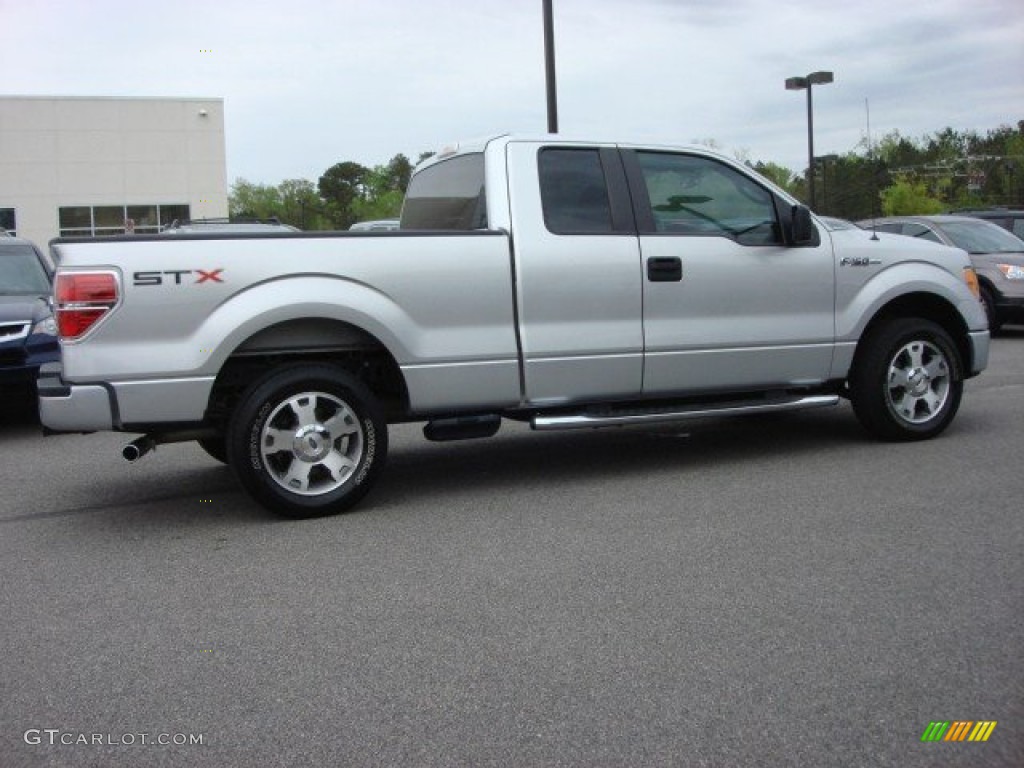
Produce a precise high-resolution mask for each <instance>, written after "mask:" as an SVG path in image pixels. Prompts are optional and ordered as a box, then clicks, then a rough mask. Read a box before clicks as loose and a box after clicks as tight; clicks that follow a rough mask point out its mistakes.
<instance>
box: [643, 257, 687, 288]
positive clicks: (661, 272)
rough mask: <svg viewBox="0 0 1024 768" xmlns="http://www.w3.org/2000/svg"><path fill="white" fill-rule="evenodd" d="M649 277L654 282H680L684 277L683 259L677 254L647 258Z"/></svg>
mask: <svg viewBox="0 0 1024 768" xmlns="http://www.w3.org/2000/svg"><path fill="white" fill-rule="evenodd" d="M647 279H648V280H650V281H651V282H652V283H678V282H679V281H680V280H682V279H683V260H682V259H680V258H678V257H676V256H653V257H651V258H649V259H648V260H647Z"/></svg>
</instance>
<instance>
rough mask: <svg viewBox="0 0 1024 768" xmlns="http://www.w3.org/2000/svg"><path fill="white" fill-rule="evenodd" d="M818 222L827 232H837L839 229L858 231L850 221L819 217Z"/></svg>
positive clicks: (833, 217)
mask: <svg viewBox="0 0 1024 768" xmlns="http://www.w3.org/2000/svg"><path fill="white" fill-rule="evenodd" d="M818 221H820V222H821V223H822V224H824V225H825V226H826V227H827V228H828V231H829V232H838V231H839V230H841V229H860V227H858V226H857V225H856V224H854V223H853V222H852V221H847V220H846V219H839V218H836V217H835V216H819V217H818Z"/></svg>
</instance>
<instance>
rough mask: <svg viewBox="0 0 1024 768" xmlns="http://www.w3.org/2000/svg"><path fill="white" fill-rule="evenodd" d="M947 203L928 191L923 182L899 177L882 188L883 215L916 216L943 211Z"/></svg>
mask: <svg viewBox="0 0 1024 768" xmlns="http://www.w3.org/2000/svg"><path fill="white" fill-rule="evenodd" d="M945 209H946V205H945V203H943V202H942V201H941V200H938V199H937V198H934V197H932V196H931V195H929V193H928V188H927V187H926V186H925V185H924V184H923V183H921V182H912V181H907V180H904V179H899V180H897V181H896V183H894V184H893V185H892V186H890V187H888V188H886V189H884V190H882V215H884V216H914V215H927V214H932V213H942V212H943V211H944V210H945Z"/></svg>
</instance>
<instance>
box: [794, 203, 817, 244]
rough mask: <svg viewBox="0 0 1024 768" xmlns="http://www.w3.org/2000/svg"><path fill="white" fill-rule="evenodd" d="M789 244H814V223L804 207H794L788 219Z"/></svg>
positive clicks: (808, 210)
mask: <svg viewBox="0 0 1024 768" xmlns="http://www.w3.org/2000/svg"><path fill="white" fill-rule="evenodd" d="M790 228H791V231H790V244H791V245H810V244H812V243H813V242H814V235H815V229H814V223H813V222H812V221H811V211H810V209H809V208H808V207H807V206H806V205H794V206H793V212H792V215H791V218H790Z"/></svg>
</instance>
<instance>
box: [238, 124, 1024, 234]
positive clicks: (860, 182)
mask: <svg viewBox="0 0 1024 768" xmlns="http://www.w3.org/2000/svg"><path fill="white" fill-rule="evenodd" d="M709 143H712V144H713V142H709ZM430 155H431V153H429V152H424V153H422V154H420V156H419V158H418V159H417V162H421V161H422V160H424V159H426V158H428V157H430ZM745 162H746V164H747V165H748V166H750V167H751V168H753V169H754V170H755V171H757V172H758V173H761V174H762V175H764V176H766V177H768V178H769V179H771V180H772V181H773V182H775V183H776V184H778V185H779V186H781V187H782V188H784V189H786V190H787V191H788V192H790V193H791V194H792V195H794V196H795V197H797V198H798V199H800V200H802V201H803V202H805V203H808V204H809V205H810V206H811V207H812V208H813V209H814V210H815V211H817V212H818V213H822V214H826V215H830V216H838V217H840V218H844V219H851V220H853V221H857V220H859V219H867V218H871V217H873V216H879V215H881V216H895V215H911V214H928V213H941V212H944V211H952V210H957V209H961V208H990V207H993V206H1007V207H1024V120H1021V121H1020V122H1018V123H1017V126H1016V127H1015V128H1014V127H1010V126H1005V125H1004V126H1000V127H999V128H995V129H992V130H989V131H987V132H985V133H984V134H981V133H978V132H976V131H957V130H954V129H953V128H945V129H943V130H941V131H938V132H937V133H934V134H929V135H925V136H922V137H921V138H918V139H912V138H909V137H906V136H903V135H901V134H900V133H899V132H898V131H892V132H891V133H888V134H886V135H884V136H883V137H882V138H881V139H879V140H878V142H877V143H869V142H868V141H867V140H864V141H862V142H861V144H860V145H859V146H858V147H857V148H855V149H854V150H853V151H851V152H848V153H846V154H844V155H825V156H822V157H818V158H815V163H814V173H815V186H816V190H815V198H816V199H815V200H813V201H811V200H808V194H807V193H808V184H807V169H804V170H803V172H802V173H795V172H793V171H792V170H790V169H789V168H786V167H784V166H782V165H779V164H777V163H772V162H763V161H757V162H751V161H749V160H745ZM413 167H414V164H413V163H412V161H410V160H409V158H408V157H406V156H405V155H403V154H397V155H395V156H394V157H393V158H391V160H390V161H389V162H388V163H386V164H384V165H378V166H374V167H372V168H367V167H365V166H363V165H360V164H359V163H356V162H352V161H345V162H340V163H336V164H335V165H332V166H331V167H330V168H328V169H327V170H326V171H324V173H323V175H321V176H320V178H319V179H318V181H317V183H316V184H313V182H311V181H309V180H306V179H288V180H286V181H283V182H281V183H280V184H278V185H277V186H273V185H265V184H253V183H251V182H248V181H246V180H245V179H237V180H236V181H235V183H234V184H232V186H231V191H230V194H229V197H228V204H229V212H230V215H231V217H232V218H258V219H269V218H277V219H278V220H280V221H281V222H283V223H286V224H292V225H294V226H296V227H298V228H299V229H303V230H322V229H348V228H349V227H350V226H352V224H354V223H355V222H357V221H367V220H372V219H390V218H397V217H398V215H399V213H400V211H401V208H402V199H403V197H404V195H405V190H406V188H407V187H408V185H409V178H410V176H411V175H412V170H413Z"/></svg>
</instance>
